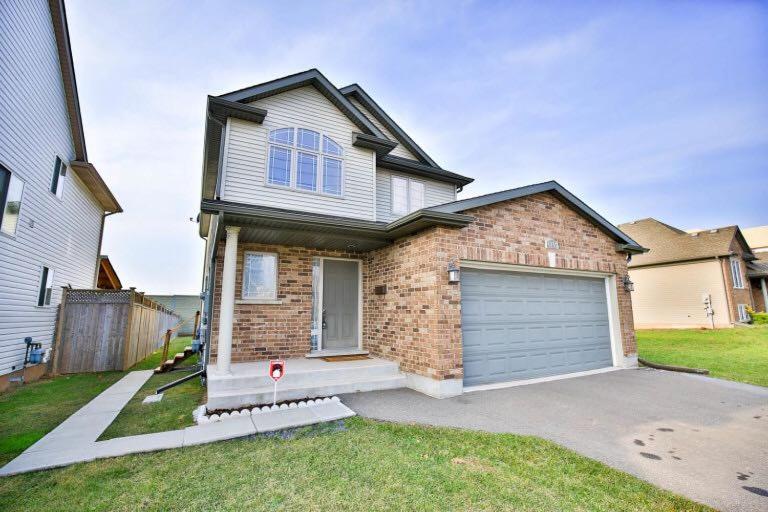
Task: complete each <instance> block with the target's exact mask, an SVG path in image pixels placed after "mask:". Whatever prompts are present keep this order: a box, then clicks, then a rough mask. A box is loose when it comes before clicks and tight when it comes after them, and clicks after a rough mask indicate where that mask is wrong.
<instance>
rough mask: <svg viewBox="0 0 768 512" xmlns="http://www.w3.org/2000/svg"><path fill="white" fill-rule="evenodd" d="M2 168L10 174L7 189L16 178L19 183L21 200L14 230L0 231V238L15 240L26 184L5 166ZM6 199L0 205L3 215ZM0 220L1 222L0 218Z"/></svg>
mask: <svg viewBox="0 0 768 512" xmlns="http://www.w3.org/2000/svg"><path fill="white" fill-rule="evenodd" d="M3 167H4V168H5V169H6V170H7V171H8V172H9V173H10V179H9V180H8V188H10V187H11V180H12V179H14V178H16V179H17V180H19V181H20V182H21V199H20V200H19V203H20V204H19V214H18V215H19V217H18V220H17V221H16V229H14V230H13V233H8V232H6V231H3V230H2V229H0V236H7V237H8V238H16V236H17V235H18V233H19V225H20V224H21V211H22V210H23V209H24V194H25V192H26V190H27V182H26V181H24V180H23V179H21V176H19V175H18V174H17V173H14V172H13V171H12V170H11V169H10V168H9V167H8V166H7V165H4V164H3ZM7 201H8V198H7V197H6V198H5V201H3V204H0V211H2V212H3V213H5V205H6V204H7ZM0 220H2V219H1V218H0Z"/></svg>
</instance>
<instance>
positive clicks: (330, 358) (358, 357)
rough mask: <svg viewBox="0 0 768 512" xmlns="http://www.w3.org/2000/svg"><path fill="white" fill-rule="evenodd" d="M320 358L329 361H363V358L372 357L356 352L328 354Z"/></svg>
mask: <svg viewBox="0 0 768 512" xmlns="http://www.w3.org/2000/svg"><path fill="white" fill-rule="evenodd" d="M320 359H322V360H323V361H327V362H329V363H338V362H340V361H362V360H363V359H370V357H368V356H367V355H365V354H356V355H351V356H326V357H321V358H320Z"/></svg>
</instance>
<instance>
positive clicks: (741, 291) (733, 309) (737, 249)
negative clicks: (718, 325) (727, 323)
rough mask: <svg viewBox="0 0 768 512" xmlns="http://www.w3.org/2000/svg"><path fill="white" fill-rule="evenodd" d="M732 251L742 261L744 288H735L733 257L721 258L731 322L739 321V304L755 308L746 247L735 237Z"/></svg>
mask: <svg viewBox="0 0 768 512" xmlns="http://www.w3.org/2000/svg"><path fill="white" fill-rule="evenodd" d="M730 249H731V252H732V253H734V254H735V255H738V256H739V258H740V262H741V282H742V283H743V285H744V287H743V288H734V286H733V274H731V259H730V258H721V259H720V265H721V267H722V269H723V276H724V278H725V291H726V297H727V300H728V309H729V311H730V314H731V322H738V321H739V310H738V308H739V304H746V305H747V306H749V307H750V308H754V301H753V300H752V289H751V287H750V284H749V278H747V275H746V271H747V264H746V262H745V261H744V248H743V247H742V246H741V244H740V243H739V242H738V240H736V238H734V239H733V240H732V241H731V247H730Z"/></svg>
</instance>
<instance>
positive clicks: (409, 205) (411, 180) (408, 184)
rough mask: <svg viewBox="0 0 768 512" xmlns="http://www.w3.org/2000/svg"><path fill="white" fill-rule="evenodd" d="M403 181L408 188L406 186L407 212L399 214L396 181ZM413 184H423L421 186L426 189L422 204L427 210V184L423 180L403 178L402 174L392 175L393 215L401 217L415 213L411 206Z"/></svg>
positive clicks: (390, 190) (390, 180)
mask: <svg viewBox="0 0 768 512" xmlns="http://www.w3.org/2000/svg"><path fill="white" fill-rule="evenodd" d="M396 179H401V180H405V183H406V186H405V204H406V211H405V212H399V211H396V210H395V180H396ZM411 183H421V185H422V186H423V187H424V194H423V195H422V198H421V204H422V205H423V206H422V208H426V207H427V206H426V205H427V182H426V181H423V180H417V179H414V178H411V177H408V176H402V175H400V174H392V175H391V176H390V177H389V211H390V213H391V214H392V215H399V216H401V217H402V216H405V215H408V214H410V213H413V212H415V211H416V210H414V209H413V208H412V206H411Z"/></svg>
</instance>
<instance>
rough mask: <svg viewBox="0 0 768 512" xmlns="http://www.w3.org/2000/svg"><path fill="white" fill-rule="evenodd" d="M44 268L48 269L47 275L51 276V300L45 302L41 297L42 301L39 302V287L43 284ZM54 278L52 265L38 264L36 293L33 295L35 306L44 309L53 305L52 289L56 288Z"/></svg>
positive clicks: (54, 271) (54, 272)
mask: <svg viewBox="0 0 768 512" xmlns="http://www.w3.org/2000/svg"><path fill="white" fill-rule="evenodd" d="M46 268H47V269H48V275H49V276H50V277H51V301H50V302H49V303H48V304H46V303H45V299H43V303H42V304H40V287H41V286H43V270H44V269H46ZM46 277H47V276H46ZM55 279H56V270H55V269H54V268H53V267H50V266H48V264H43V265H40V272H38V274H37V295H36V296H35V307H36V308H43V309H45V308H50V307H53V290H54V289H56V283H55ZM46 290H47V288H46Z"/></svg>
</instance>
